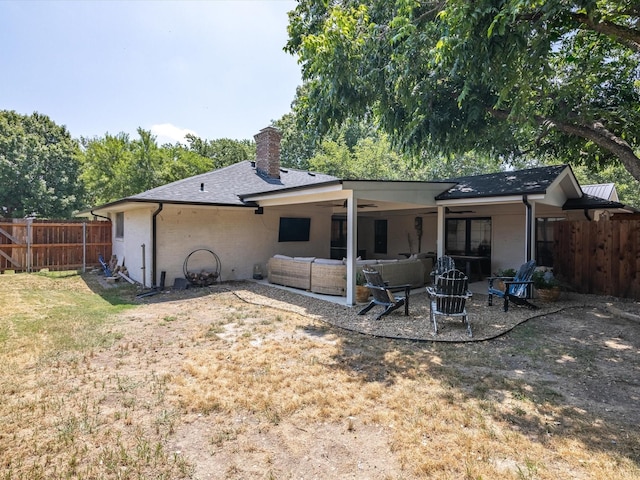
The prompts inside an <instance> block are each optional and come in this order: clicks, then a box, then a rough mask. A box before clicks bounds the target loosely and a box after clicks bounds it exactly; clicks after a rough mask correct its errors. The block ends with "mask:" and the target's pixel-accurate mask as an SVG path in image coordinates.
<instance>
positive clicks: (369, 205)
mask: <svg viewBox="0 0 640 480" xmlns="http://www.w3.org/2000/svg"><path fill="white" fill-rule="evenodd" d="M316 206H317V207H338V208H347V201H346V200H345V201H344V202H342V203H329V204H327V203H325V204H319V205H316ZM358 208H378V205H376V204H375V203H359V204H358Z"/></svg>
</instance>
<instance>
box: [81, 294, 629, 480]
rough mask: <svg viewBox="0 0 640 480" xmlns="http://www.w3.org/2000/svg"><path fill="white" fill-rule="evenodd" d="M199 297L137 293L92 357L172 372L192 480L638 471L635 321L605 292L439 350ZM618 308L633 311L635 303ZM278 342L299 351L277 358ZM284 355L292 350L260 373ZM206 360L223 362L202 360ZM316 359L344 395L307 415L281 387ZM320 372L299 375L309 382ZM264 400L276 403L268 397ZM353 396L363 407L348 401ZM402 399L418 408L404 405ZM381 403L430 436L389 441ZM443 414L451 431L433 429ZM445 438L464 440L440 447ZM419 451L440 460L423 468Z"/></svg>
mask: <svg viewBox="0 0 640 480" xmlns="http://www.w3.org/2000/svg"><path fill="white" fill-rule="evenodd" d="M205 290H208V289H205ZM210 290H211V293H208V292H205V291H198V290H189V291H187V292H174V293H167V294H161V295H158V296H155V297H150V298H149V299H147V300H144V305H141V306H140V307H139V308H137V309H135V310H134V311H133V312H127V313H126V314H125V320H126V321H124V322H119V324H118V326H117V328H118V330H119V332H120V334H121V336H122V340H121V341H120V342H119V344H118V345H116V346H115V347H113V348H109V349H107V350H105V351H102V352H100V353H99V354H97V355H96V356H95V357H94V358H93V359H92V363H93V364H94V365H95V367H96V368H98V369H104V370H111V369H114V368H117V370H118V371H119V372H121V373H122V374H123V375H126V376H128V377H133V378H134V379H135V378H136V377H138V379H139V381H144V378H145V376H146V375H147V374H148V372H149V371H153V372H154V375H156V376H159V377H165V378H168V379H171V380H170V382H169V383H171V384H172V385H171V386H170V387H169V392H170V398H171V400H172V402H175V404H176V405H180V406H181V409H183V411H184V413H183V414H180V416H181V419H180V421H178V422H176V426H175V430H174V431H173V433H172V435H170V436H169V438H168V443H169V445H170V449H171V451H172V452H174V453H175V454H176V455H181V456H183V457H184V458H185V459H186V460H187V461H188V462H189V463H190V464H191V465H193V468H194V470H193V477H194V478H198V479H206V478H287V479H288V478H296V479H303V478H304V479H308V478H318V479H344V478H358V479H369V478H388V479H392V478H394V479H396V478H397V479H400V478H403V479H412V478H421V477H430V476H433V478H478V477H476V476H475V475H477V474H479V473H482V474H483V475H488V476H483V478H496V477H495V476H493V475H496V474H498V475H500V476H501V477H502V478H596V477H594V476H592V475H594V473H595V474H597V477H598V478H627V476H628V475H631V476H628V478H633V476H634V475H635V474H636V473H639V472H640V470H639V469H638V465H639V463H640V443H639V433H638V428H637V426H638V425H640V380H639V379H640V335H639V334H638V333H639V331H640V323H638V322H637V321H635V318H640V317H635V315H632V316H627V318H624V317H623V316H622V315H614V314H611V313H610V311H611V308H607V306H608V307H611V306H612V303H611V299H608V302H604V303H597V302H596V303H595V304H594V305H593V306H583V307H568V308H566V309H563V310H561V311H560V312H558V313H555V314H551V315H548V316H542V317H537V318H535V319H532V320H530V321H526V322H524V323H522V324H521V325H519V326H517V327H516V328H515V329H514V330H512V331H511V332H509V333H507V334H505V335H503V336H501V337H499V338H496V339H493V340H490V341H483V342H471V343H456V344H443V343H433V342H410V341H406V340H405V341H401V340H388V339H379V338H372V337H369V336H365V335H360V334H357V333H352V332H348V331H344V330H342V329H340V328H336V327H333V326H331V323H332V318H334V317H335V316H336V315H341V316H342V317H344V315H347V316H348V315H353V309H351V311H350V312H347V313H345V312H344V311H341V310H340V309H341V308H344V307H333V306H329V305H323V304H322V302H321V303H318V302H319V301H318V300H313V299H308V298H304V297H300V296H298V295H293V294H290V293H287V292H283V291H280V290H276V289H273V288H268V287H264V286H259V285H254V284H251V283H247V284H242V283H240V284H236V285H228V286H225V287H223V288H216V287H212V288H211V289H210ZM204 293H207V294H206V295H204ZM482 301H484V300H482ZM413 308H415V309H419V308H424V305H422V306H420V302H418V303H417V304H415V305H414V307H413ZM495 308H496V309H497V310H498V311H499V307H495ZM615 308H620V310H617V311H620V312H623V311H624V312H631V313H633V314H638V313H640V311H638V304H637V303H632V302H628V303H623V304H616V306H615V307H614V309H613V311H616V310H615ZM323 309H324V310H323ZM336 309H338V310H336ZM311 311H313V312H314V313H313V314H310V313H309V312H311ZM323 311H326V313H325V314H322V313H321V312H323ZM274 315H275V317H274ZM323 317H324V318H323ZM342 321H344V318H342ZM287 344H290V345H291V344H296V345H298V346H299V347H298V348H296V349H293V350H287V348H288V347H287ZM280 348H282V349H284V350H283V351H282V352H280V353H278V352H277V350H278V349H280ZM274 349H275V350H276V351H275V352H274ZM261 350H264V351H265V352H271V353H269V354H267V353H264V352H260V351H261ZM279 354H284V355H285V357H286V356H287V355H294V356H295V357H294V358H288V359H286V360H285V363H284V364H277V365H273V364H268V363H269V362H270V361H272V359H273V358H274V355H275V356H278V355H279ZM281 361H282V360H281ZM216 362H218V363H220V364H222V367H221V369H218V368H217V367H213V364H214V363H216ZM238 362H247V363H252V365H251V366H249V365H243V366H242V368H239V369H237V374H238V375H241V377H240V378H238V377H236V378H234V376H233V375H234V374H233V373H231V374H230V373H229V370H232V371H236V370H234V369H233V368H231V365H234V367H237V366H238V365H237V363H238ZM300 364H302V367H300ZM318 364H321V365H322V366H323V368H324V372H325V375H326V374H327V373H326V369H329V370H330V372H331V371H334V373H329V374H328V375H329V376H330V377H331V376H333V375H335V379H334V380H335V389H336V391H331V389H332V386H331V385H332V382H333V381H334V380H332V379H331V378H330V379H329V381H328V382H326V383H323V384H319V385H318V386H317V388H319V389H322V388H324V389H327V390H326V391H324V392H322V393H321V396H326V397H327V398H328V399H331V398H334V396H336V395H337V396H338V397H339V399H340V400H339V402H336V403H337V405H329V404H327V405H320V406H316V408H315V409H309V408H308V405H305V403H306V402H307V401H308V402H310V403H311V402H315V403H317V402H320V401H321V400H320V399H318V398H317V397H313V400H305V397H304V395H305V394H304V393H301V392H304V388H303V387H302V388H301V387H300V386H297V387H292V386H291V385H289V382H292V381H293V380H292V378H293V377H294V376H297V375H299V374H300V372H299V369H300V368H303V369H304V368H305V366H309V367H311V366H314V367H315V366H316V365H318ZM288 369H291V376H288V375H287V370H288ZM223 370H224V372H223ZM272 370H277V371H278V372H279V376H278V377H277V379H275V380H272V381H273V382H275V383H276V385H275V387H274V386H273V385H272V384H271V383H269V384H266V383H265V384H263V383H261V382H260V376H261V375H272ZM315 371H316V370H314V368H310V369H309V372H307V375H313V374H314V372H315ZM215 372H218V373H215ZM427 374H428V375H430V376H432V377H434V378H436V379H437V380H438V381H439V382H441V383H442V384H444V387H443V386H441V385H440V386H438V387H437V388H438V389H440V390H439V391H438V392H437V394H436V396H435V397H434V396H431V395H429V396H427V395H425V396H421V395H420V391H421V389H422V387H421V386H420V387H418V390H417V391H416V392H415V396H412V395H411V392H403V393H402V394H399V393H396V394H393V396H394V398H393V399H390V398H386V397H385V395H391V393H390V392H393V391H395V390H396V389H398V388H399V387H398V386H399V385H401V384H402V383H403V382H409V381H410V382H411V383H413V384H416V385H417V383H418V382H420V378H421V377H422V376H423V375H427ZM218 375H219V376H218ZM303 375H304V374H303ZM249 377H251V378H249ZM233 382H237V385H238V386H241V385H242V387H241V392H242V393H241V395H243V396H246V398H238V397H235V396H234V394H229V393H228V391H229V390H227V389H230V388H231V389H232V388H233V385H229V383H233ZM278 382H280V383H278ZM349 382H355V383H354V385H360V383H362V382H364V383H366V384H368V385H367V388H368V389H371V388H374V386H375V393H372V392H371V391H369V390H367V391H366V392H365V393H364V398H361V397H360V396H359V395H362V393H356V392H355V391H351V390H350V387H349ZM208 383H209V384H210V388H209V387H207V386H206V385H207V384H208ZM309 385H310V387H312V386H315V385H316V382H315V380H314V379H309ZM409 385H410V384H409ZM252 386H253V387H255V388H258V389H261V388H264V389H265V391H264V392H263V393H264V396H261V395H256V392H251V393H249V392H248V391H247V390H245V389H246V388H251V387H252ZM358 388H360V387H358ZM271 389H274V390H271ZM386 389H388V392H385V390H386ZM278 391H281V392H282V394H283V395H284V396H283V397H280V396H279V394H278V393H277V392H278ZM367 392H368V393H367ZM316 393H317V392H316ZM227 394H228V397H225V395H227ZM265 396H269V397H273V399H272V403H269V400H267V399H266V398H265ZM291 396H300V397H301V398H298V399H294V398H291ZM350 399H351V401H353V402H362V403H363V404H364V405H362V406H361V407H360V408H355V407H349V408H344V405H345V404H347V405H348V404H349V402H350ZM137 401H138V402H140V401H144V399H141V398H138V400H137ZM149 401H150V400H149ZM434 401H438V402H443V401H444V405H447V403H449V404H451V402H454V403H457V402H460V403H465V404H474V405H478V406H479V409H480V410H476V411H475V413H473V414H470V413H468V412H465V411H458V412H457V413H455V414H454V415H453V416H451V415H449V414H440V413H439V411H440V410H441V408H442V406H439V407H437V408H433V404H432V405H429V402H434ZM252 402H253V404H252ZM264 402H267V403H266V404H265V403H264ZM289 402H294V403H295V406H288V405H289ZM394 402H399V403H398V404H397V405H395V404H394ZM403 402H410V403H413V404H414V405H413V406H412V407H411V408H406V407H407V405H406V404H404V405H403ZM422 402H425V403H424V404H423V405H421V403H422ZM383 403H384V404H385V407H386V409H393V408H395V407H396V406H399V405H402V409H403V410H404V411H403V414H402V415H405V416H407V415H425V416H428V415H433V416H435V419H436V421H435V423H432V424H431V427H432V429H433V430H432V431H429V430H428V428H427V425H422V427H415V425H414V426H412V427H410V428H407V430H408V431H406V432H398V429H401V428H403V423H404V422H405V421H406V420H401V419H398V417H397V416H396V415H393V414H390V413H389V412H385V413H382V412H379V413H378V414H377V415H375V414H374V415H372V411H373V410H375V409H376V408H377V406H378V405H382V404H383ZM339 405H343V406H342V407H340V406H339ZM394 405H395V406H394ZM367 406H368V407H367ZM335 408H343V409H344V410H343V411H341V412H336V411H334V409H335ZM367 408H370V409H372V411H367ZM445 408H446V407H445ZM323 409H324V411H323ZM478 412H482V415H484V416H486V417H487V418H484V419H482V420H481V423H490V424H491V425H489V426H487V425H484V426H482V427H478V425H476V423H477V422H478V419H474V418H459V416H460V415H462V416H465V415H479V413H478ZM176 415H177V414H176ZM439 416H440V417H441V420H442V421H443V422H445V423H451V422H453V423H454V424H455V423H458V425H456V426H455V427H453V428H452V427H443V426H441V425H438V421H437V419H438V417H439ZM150 418H151V416H150ZM149 421H151V420H150V419H149ZM420 422H422V420H412V421H411V422H410V423H413V424H415V423H420ZM478 428H480V430H486V431H483V432H481V433H478V432H477V430H478ZM438 430H442V432H441V435H443V436H444V437H443V438H438V435H439V433H438ZM455 432H458V433H459V434H460V435H462V436H465V435H467V436H468V437H469V438H468V439H467V440H465V441H462V440H459V439H458V440H452V439H451V438H446V437H450V436H451V435H453V434H454V433H455ZM492 435H493V436H494V437H497V438H491V437H492ZM416 436H418V437H416ZM438 442H442V446H443V447H444V448H445V449H450V448H460V449H463V450H467V452H466V453H465V455H463V457H462V458H465V457H468V456H470V455H473V456H475V457H476V458H471V459H469V458H466V459H465V460H464V461H465V462H467V463H468V465H467V466H465V467H461V466H460V465H455V466H454V465H451V466H447V465H446V462H460V460H461V457H459V456H457V455H456V454H452V453H451V452H445V451H442V450H441V448H440V447H439V446H438V444H437V443H438ZM466 442H476V443H475V444H474V445H466ZM485 442H486V445H483V443H485ZM510 442H513V448H514V449H518V451H515V452H514V451H511V450H510V448H509V447H508V446H506V447H504V446H501V447H500V448H499V450H498V451H495V450H492V448H494V447H493V443H495V444H496V445H498V444H500V445H504V444H505V443H507V444H508V443H510ZM421 449H424V450H426V451H427V456H429V455H438V454H440V455H441V456H442V457H443V458H444V459H445V460H443V461H442V462H439V461H437V460H434V461H433V462H431V461H430V460H428V459H426V460H425V458H423V457H422V455H423V454H424V453H425V452H420V450H421ZM485 449H487V450H485ZM438 452H439V453H438ZM509 452H511V453H509ZM485 463H486V464H487V465H484V464H485ZM474 472H475V473H474ZM629 472H632V473H629ZM619 475H622V476H619ZM625 475H627V476H625Z"/></svg>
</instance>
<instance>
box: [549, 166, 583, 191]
mask: <svg viewBox="0 0 640 480" xmlns="http://www.w3.org/2000/svg"><path fill="white" fill-rule="evenodd" d="M558 188H560V189H562V192H563V194H564V196H565V197H566V198H581V197H582V188H581V187H580V184H579V183H578V180H577V179H576V177H575V175H574V174H573V170H571V168H570V167H566V168H565V169H564V170H562V172H560V175H558V176H557V177H556V179H555V180H554V181H553V182H551V185H549V188H548V189H547V193H548V194H549V193H553V192H554V190H556V189H558Z"/></svg>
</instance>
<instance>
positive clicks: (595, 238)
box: [554, 219, 640, 300]
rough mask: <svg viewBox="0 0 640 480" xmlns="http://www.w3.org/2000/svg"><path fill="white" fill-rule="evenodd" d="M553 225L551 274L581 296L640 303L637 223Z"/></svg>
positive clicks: (616, 221)
mask: <svg viewBox="0 0 640 480" xmlns="http://www.w3.org/2000/svg"><path fill="white" fill-rule="evenodd" d="M556 223H557V224H556V225H554V258H555V259H556V260H555V261H554V271H555V272H556V274H557V275H558V276H560V277H562V278H563V279H564V280H565V281H567V282H568V283H569V284H571V286H572V287H573V288H574V289H575V290H576V291H577V292H580V293H593V294H599V295H613V296H616V297H624V298H634V299H637V300H640V220H617V219H616V220H599V221H597V222H586V221H567V222H556Z"/></svg>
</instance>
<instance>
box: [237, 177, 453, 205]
mask: <svg viewBox="0 0 640 480" xmlns="http://www.w3.org/2000/svg"><path fill="white" fill-rule="evenodd" d="M453 185H455V183H452V182H399V181H376V180H358V181H351V180H344V181H341V182H339V183H334V184H329V185H315V186H311V187H307V188H295V189H290V190H280V191H278V192H270V193H265V194H257V195H251V196H247V197H245V198H244V200H245V201H251V202H256V203H257V204H258V205H260V206H261V207H271V206H281V205H293V204H306V203H312V204H315V205H320V206H327V207H332V208H333V209H334V211H345V206H346V204H345V201H346V200H347V199H355V200H357V202H358V205H359V207H360V208H359V209H358V211H359V212H368V211H390V210H410V209H420V208H425V207H432V208H435V207H436V200H435V197H436V196H437V195H439V194H440V193H442V192H443V191H445V190H447V189H449V188H451V187H452V186H453Z"/></svg>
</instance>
